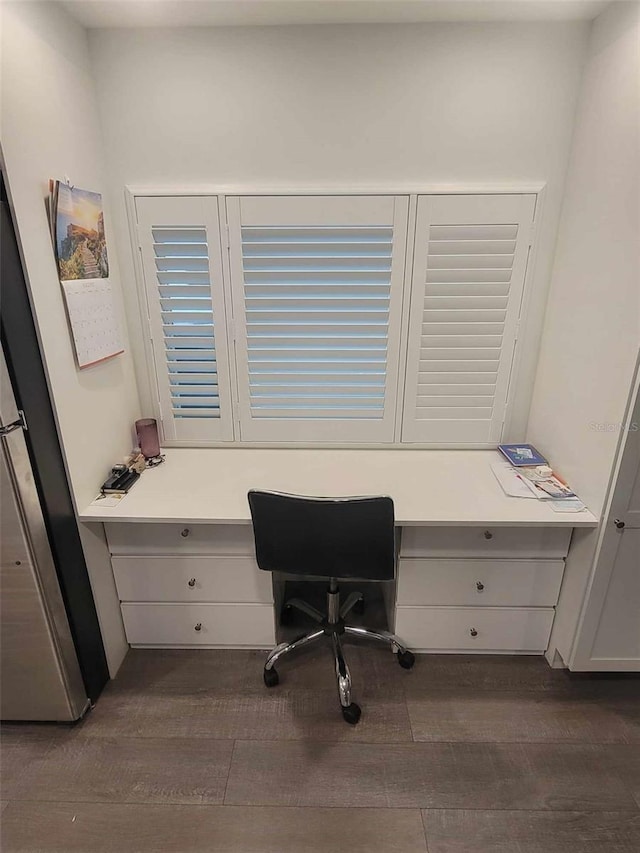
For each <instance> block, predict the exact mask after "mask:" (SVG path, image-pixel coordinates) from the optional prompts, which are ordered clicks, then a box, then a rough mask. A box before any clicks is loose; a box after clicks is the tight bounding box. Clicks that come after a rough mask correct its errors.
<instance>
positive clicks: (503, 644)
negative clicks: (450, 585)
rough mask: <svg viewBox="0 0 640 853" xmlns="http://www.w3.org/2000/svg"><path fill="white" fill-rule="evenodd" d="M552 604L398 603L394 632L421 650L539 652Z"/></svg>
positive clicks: (547, 633) (546, 640)
mask: <svg viewBox="0 0 640 853" xmlns="http://www.w3.org/2000/svg"><path fill="white" fill-rule="evenodd" d="M554 613H555V611H554V610H553V608H526V607H398V608H397V610H396V633H397V634H398V636H399V637H400V638H401V639H402V641H403V642H404V643H406V644H407V646H408V647H409V648H410V649H419V650H424V651H468V650H472V651H482V652H508V651H510V652H542V651H544V650H545V649H546V648H547V645H548V643H549V636H550V634H551V625H552V624H553V616H554Z"/></svg>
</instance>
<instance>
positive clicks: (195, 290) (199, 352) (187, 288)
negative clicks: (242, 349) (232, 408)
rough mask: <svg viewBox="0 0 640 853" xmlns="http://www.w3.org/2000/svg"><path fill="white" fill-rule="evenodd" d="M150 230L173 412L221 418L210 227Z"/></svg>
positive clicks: (188, 415)
mask: <svg viewBox="0 0 640 853" xmlns="http://www.w3.org/2000/svg"><path fill="white" fill-rule="evenodd" d="M151 230H152V235H153V248H154V252H155V265H156V279H157V282H158V298H159V300H160V308H161V311H162V331H163V341H164V356H165V359H166V368H167V372H168V374H169V389H170V394H171V406H172V413H173V417H174V418H193V417H197V418H219V417H220V398H219V397H218V373H217V365H216V350H215V334H214V328H213V307H212V303H211V287H210V281H209V254H208V247H207V232H206V230H205V229H204V228H184V229H179V228H162V227H156V228H152V229H151Z"/></svg>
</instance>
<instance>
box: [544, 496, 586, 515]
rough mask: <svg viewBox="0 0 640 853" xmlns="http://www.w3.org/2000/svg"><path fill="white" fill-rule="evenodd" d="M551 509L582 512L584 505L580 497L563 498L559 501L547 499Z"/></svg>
mask: <svg viewBox="0 0 640 853" xmlns="http://www.w3.org/2000/svg"><path fill="white" fill-rule="evenodd" d="M549 505H550V506H551V509H552V510H554V511H555V512H582V510H583V509H586V506H585V505H584V504H583V503H582V501H581V500H580V498H563V499H562V500H561V501H549Z"/></svg>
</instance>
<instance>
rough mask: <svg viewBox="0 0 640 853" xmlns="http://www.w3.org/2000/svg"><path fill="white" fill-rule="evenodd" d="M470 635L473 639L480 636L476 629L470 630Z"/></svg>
mask: <svg viewBox="0 0 640 853" xmlns="http://www.w3.org/2000/svg"><path fill="white" fill-rule="evenodd" d="M469 633H470V634H471V636H472V637H477V636H478V632H477V631H476V629H475V628H469Z"/></svg>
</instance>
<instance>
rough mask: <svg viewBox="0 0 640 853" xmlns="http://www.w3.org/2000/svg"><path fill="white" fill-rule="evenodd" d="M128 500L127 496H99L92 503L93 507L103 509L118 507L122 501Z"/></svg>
mask: <svg viewBox="0 0 640 853" xmlns="http://www.w3.org/2000/svg"><path fill="white" fill-rule="evenodd" d="M123 498H126V494H124V495H98V497H97V498H96V499H95V500H94V501H91V506H99V507H101V508H105V507H109V508H110V507H114V506H118V504H119V503H120V501H121V500H122V499H123Z"/></svg>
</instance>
